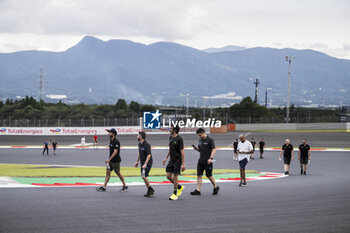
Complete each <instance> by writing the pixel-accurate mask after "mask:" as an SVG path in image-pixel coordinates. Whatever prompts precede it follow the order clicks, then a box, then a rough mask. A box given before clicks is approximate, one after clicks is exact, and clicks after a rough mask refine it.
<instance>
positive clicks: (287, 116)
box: [286, 56, 295, 123]
mask: <svg viewBox="0 0 350 233" xmlns="http://www.w3.org/2000/svg"><path fill="white" fill-rule="evenodd" d="M294 59H295V57H292V56H286V61H287V62H289V72H288V100H287V114H286V122H287V123H289V111H290V76H291V66H292V61H294Z"/></svg>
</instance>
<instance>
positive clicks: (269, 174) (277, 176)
mask: <svg viewBox="0 0 350 233" xmlns="http://www.w3.org/2000/svg"><path fill="white" fill-rule="evenodd" d="M259 174H264V176H262V177H261V176H252V177H247V182H248V183H249V182H251V181H261V180H272V179H280V178H286V177H288V176H286V175H284V174H282V173H274V172H259ZM53 179H54V178H53ZM1 180H3V181H6V182H3V183H1ZM188 182H190V183H188ZM216 182H217V183H237V182H239V180H229V179H222V180H221V179H216ZM180 183H182V182H180ZM196 183H197V180H196V179H193V180H188V181H187V182H184V183H182V184H184V185H186V184H196ZM203 183H208V184H209V183H210V181H209V180H206V179H204V180H203ZM94 184H96V187H97V186H99V185H102V184H103V182H96V183H94ZM151 184H152V185H172V184H171V183H161V182H154V181H151ZM122 185H123V184H122V183H121V182H114V183H108V187H110V186H112V187H113V186H122ZM127 185H128V186H144V185H145V184H144V183H143V182H128V183H127ZM58 187H95V186H94V185H74V186H71V185H67V186H64V185H59V186H40V185H30V184H19V183H18V182H16V181H14V180H12V179H11V178H10V177H0V188H58Z"/></svg>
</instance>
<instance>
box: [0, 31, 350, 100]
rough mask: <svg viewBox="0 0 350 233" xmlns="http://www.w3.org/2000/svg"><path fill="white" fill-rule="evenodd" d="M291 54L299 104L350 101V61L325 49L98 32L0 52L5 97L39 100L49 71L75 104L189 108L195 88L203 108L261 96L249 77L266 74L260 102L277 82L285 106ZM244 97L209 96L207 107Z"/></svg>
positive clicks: (50, 82)
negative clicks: (64, 43) (62, 47)
mask: <svg viewBox="0 0 350 233" xmlns="http://www.w3.org/2000/svg"><path fill="white" fill-rule="evenodd" d="M287 55H291V56H295V57H296V59H295V61H294V62H293V63H292V86H291V87H292V89H291V90H292V97H291V102H292V103H294V104H298V105H300V104H325V105H329V104H339V103H340V101H343V104H347V105H349V104H350V103H349V100H350V85H349V80H350V61H349V60H345V59H337V58H334V57H331V56H328V55H326V54H323V53H320V52H317V51H313V50H295V49H273V48H249V49H243V50H238V51H225V52H214V53H208V52H205V51H200V50H197V49H194V48H191V47H186V46H183V45H180V44H176V43H168V42H158V43H154V44H151V45H144V44H140V43H135V42H132V41H127V40H110V41H106V42H105V41H102V40H99V39H97V38H94V37H90V36H86V37H84V38H83V39H82V40H81V41H80V42H79V43H78V44H77V45H75V46H73V47H72V48H69V49H68V50H66V51H63V52H47V51H22V52H15V53H2V54H0V83H1V86H0V98H7V97H15V96H25V95H29V96H35V97H37V96H38V95H39V72H40V68H43V70H44V74H45V75H46V76H44V79H45V82H44V91H45V93H46V94H62V95H67V96H68V98H67V101H70V102H85V103H115V102H116V100H117V99H118V98H125V99H126V100H128V101H130V100H136V101H139V102H141V103H152V104H165V105H167V104H169V105H180V106H181V105H184V104H185V103H186V97H185V95H186V94H187V93H188V94H190V104H191V105H194V104H195V101H196V103H197V104H198V106H201V105H203V98H202V96H215V95H221V94H226V93H229V92H234V93H235V95H234V97H236V96H242V97H245V96H248V95H250V96H252V97H254V85H253V82H252V81H251V80H250V79H249V78H251V77H257V76H259V77H260V78H261V85H260V86H259V88H260V91H259V94H260V95H259V102H261V103H262V102H263V101H264V90H265V87H269V88H272V90H270V91H269V99H271V100H272V104H274V105H283V104H285V103H286V99H287V94H286V93H287V81H288V62H286V61H285V56H287ZM89 88H91V89H92V92H91V93H90V92H89ZM230 96H232V95H230ZM237 101H238V100H235V99H234V98H232V99H207V105H220V104H231V103H233V102H237Z"/></svg>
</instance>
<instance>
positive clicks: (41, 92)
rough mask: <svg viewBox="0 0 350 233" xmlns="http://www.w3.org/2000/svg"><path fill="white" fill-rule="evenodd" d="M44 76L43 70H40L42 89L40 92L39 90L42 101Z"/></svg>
mask: <svg viewBox="0 0 350 233" xmlns="http://www.w3.org/2000/svg"><path fill="white" fill-rule="evenodd" d="M43 76H44V74H43V69H40V86H39V88H40V90H39V92H40V93H39V95H40V97H39V98H40V100H42V99H43Z"/></svg>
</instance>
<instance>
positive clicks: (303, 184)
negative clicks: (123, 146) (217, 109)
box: [0, 135, 350, 233]
mask: <svg viewBox="0 0 350 233" xmlns="http://www.w3.org/2000/svg"><path fill="white" fill-rule="evenodd" d="M192 137H193V135H192ZM280 137H281V138H284V136H283V135H282V136H280ZM322 137H323V136H322ZM32 138H34V137H32ZM324 138H326V137H324ZM131 139H132V138H130V140H131ZM150 140H151V138H150ZM332 140H335V141H337V143H338V142H339V141H341V140H338V139H334V138H333V139H332ZM216 142H217V144H225V143H226V141H224V142H222V141H221V140H220V138H218V139H216ZM340 143H341V142H340ZM153 144H154V143H153ZM335 144H336V143H335ZM336 146H339V144H336ZM136 152H137V151H136V150H123V151H122V160H123V162H122V166H132V165H133V164H134V161H135V159H136ZM165 152H166V150H153V156H154V167H162V164H161V160H162V158H163V157H164V155H165ZM107 153H108V151H107V150H104V149H101V150H100V149H99V150H79V149H75V150H74V149H62V150H58V154H57V156H53V155H50V156H49V157H47V156H42V155H41V150H39V149H0V163H27V164H66V165H72V164H74V165H90V166H104V164H103V161H104V159H105V158H106V157H107ZM277 156H278V152H273V151H270V152H266V153H265V159H255V160H251V161H250V162H249V163H248V165H247V169H253V170H258V171H265V172H283V164H282V163H281V162H280V161H278V159H277ZM256 157H257V155H256ZM197 159H198V153H196V152H194V151H187V150H186V165H187V168H195V167H196V161H197ZM349 165H350V153H349V152H316V151H315V152H312V160H311V164H310V167H309V171H308V175H307V176H301V175H300V171H299V166H298V161H297V160H296V159H295V160H293V162H292V164H291V175H290V176H289V177H286V178H281V179H274V180H265V181H251V182H248V186H247V187H244V188H240V187H238V183H236V182H233V183H220V187H221V190H220V192H219V195H218V196H213V195H211V192H212V186H211V185H210V184H204V185H203V188H202V195H201V196H191V195H190V192H191V191H193V190H194V189H195V185H194V184H186V185H185V187H186V189H185V191H184V194H183V195H182V196H181V197H180V198H179V200H178V201H175V202H171V201H169V200H168V197H169V196H170V194H171V192H172V186H170V185H159V186H154V188H155V190H156V195H155V197H154V198H150V199H147V198H144V197H143V194H144V193H145V192H146V189H145V187H144V186H130V188H129V191H128V192H126V193H121V192H119V189H120V187H116V186H114V187H110V188H109V189H108V190H107V192H105V193H100V192H96V191H95V188H94V187H67V188H64V187H59V188H52V187H51V188H44V187H43V188H1V189H0V232H26V233H28V232H220V233H222V232H349V231H350V222H349V219H350V195H349V193H350V185H349V184H350V183H349V180H350V179H349V176H350V169H349ZM215 168H238V163H237V162H233V161H232V152H231V151H218V152H217V155H216V162H215V164H214V169H215ZM102 175H103V174H102Z"/></svg>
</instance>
